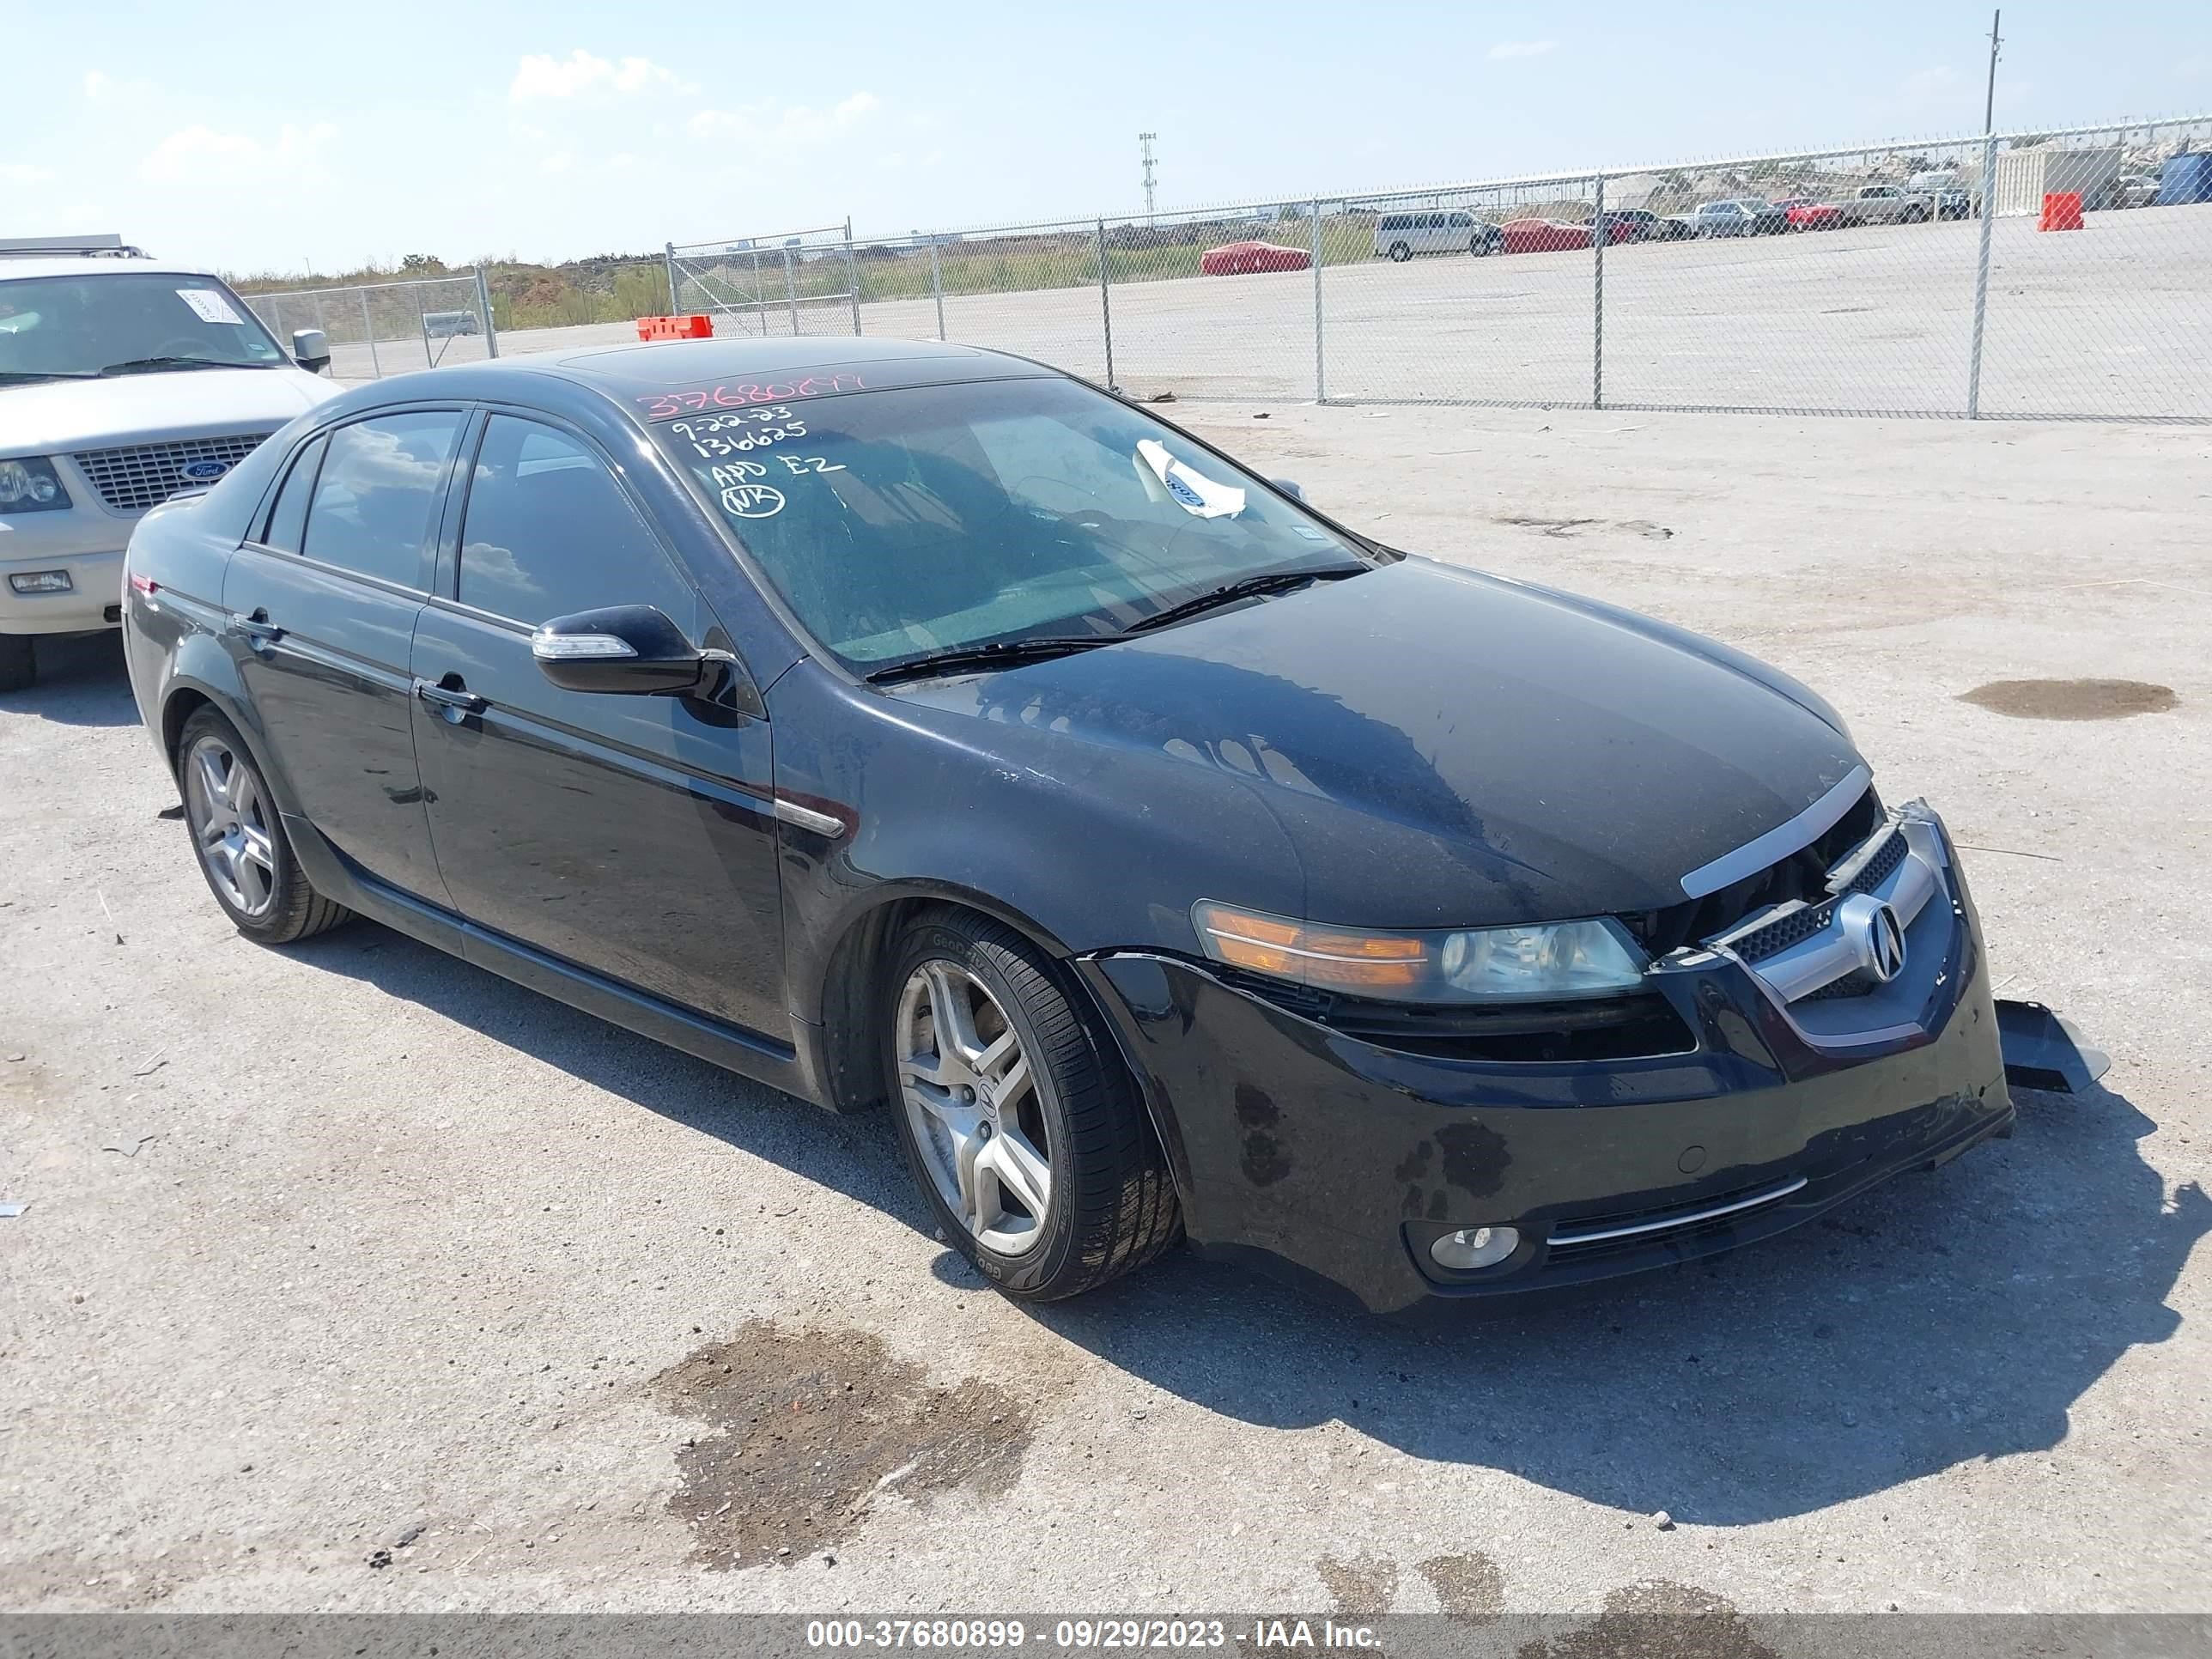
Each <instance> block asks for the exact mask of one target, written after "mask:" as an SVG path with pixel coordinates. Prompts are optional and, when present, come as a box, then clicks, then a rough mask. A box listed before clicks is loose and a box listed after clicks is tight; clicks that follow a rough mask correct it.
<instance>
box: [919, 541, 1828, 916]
mask: <svg viewBox="0 0 2212 1659" xmlns="http://www.w3.org/2000/svg"><path fill="white" fill-rule="evenodd" d="M1654 627H1655V629H1656V625H1654ZM1700 643H1701V642H1699V641H1696V640H1695V636H1693V635H1680V634H1674V635H1671V636H1668V637H1662V636H1661V635H1660V633H1658V632H1654V631H1647V629H1645V628H1644V626H1642V625H1640V619H1638V618H1635V617H1632V616H1630V615H1628V614H1627V613H1620V612H1613V613H1611V614H1607V613H1605V612H1604V611H1602V610H1598V609H1586V608H1584V607H1583V605H1580V604H1578V603H1577V601H1576V600H1574V599H1571V597H1569V596H1567V595H1564V594H1559V593H1553V592H1546V591H1544V590H1541V589H1536V588H1529V587H1524V586H1520V585H1518V584H1516V583H1512V582H1508V581H1504V580H1498V579H1497V578H1494V577H1488V576H1483V575H1480V574H1475V573H1474V572H1471V571H1466V570H1461V569H1456V568H1450V567H1447V566H1443V565H1438V564H1435V563H1431V562H1429V561H1426V560H1422V559H1408V560H1407V561H1405V562H1402V563H1399V564H1395V565H1390V566H1387V567H1384V568H1381V569H1378V570H1376V571H1373V572H1371V573H1370V574H1367V575H1364V576H1359V577H1355V578H1353V579H1352V580H1346V581H1340V582H1333V583H1324V584H1317V585H1316V586H1312V587H1309V588H1306V589H1304V590H1302V591H1299V592H1294V593H1292V594H1290V595H1288V596H1286V597H1284V598H1281V599H1272V600H1265V601H1261V602H1260V603H1257V604H1255V605H1248V606H1245V607H1243V608H1241V609H1238V610H1235V611H1225V612H1222V613H1219V614H1218V615H1214V616H1211V617H1203V618H1200V620H1198V621H1195V622H1192V623H1187V624H1184V625H1182V626H1180V627H1176V628H1171V629H1164V630H1163V631H1162V632H1161V633H1159V634H1158V635H1155V636H1152V637H1147V638H1143V639H1139V640H1135V641H1129V642H1127V643H1126V644H1121V645H1115V646H1109V647H1103V648H1101V649H1098V650H1095V651H1089V652H1085V653H1079V654H1078V655H1075V656H1072V657H1065V658H1060V659H1054V660H1051V661H1048V662H1042V663H1036V664H1031V665H1026V666H1023V667H1018V668H1013V669H1009V670H1006V671H1002V672H999V673H994V674H985V675H978V676H974V677H969V678H961V679H957V680H948V681H939V682H928V683H922V684H916V685H913V686H908V687H904V688H902V689H901V690H900V693H899V696H901V697H902V699H904V700H906V701H908V702H921V703H926V704H928V705H931V706H933V707H934V708H940V709H943V710H945V711H947V712H951V713H958V714H973V715H975V716H977V717H978V718H979V720H981V722H982V724H983V727H984V730H982V731H981V732H976V733H975V735H974V737H973V739H972V741H973V742H974V744H975V745H976V746H977V747H978V748H981V749H985V750H987V749H989V748H990V746H991V744H992V743H993V738H991V737H990V736H989V735H988V731H989V728H990V727H992V726H997V727H998V728H999V729H1000V730H1001V731H1004V730H1006V729H1007V727H1008V726H1013V727H1016V728H1019V729H1021V730H1023V732H1024V738H1042V736H1044V735H1045V734H1046V733H1051V734H1054V735H1056V736H1057V737H1059V738H1060V739H1061V740H1063V741H1065V742H1067V743H1072V744H1083V745H1085V746H1086V749H1087V750H1092V751H1093V752H1092V753H1090V754H1086V756H1085V757H1084V763H1083V764H1082V765H1081V766H1080V767H1076V766H1073V765H1071V768H1070V770H1071V771H1080V772H1082V773H1084V774H1085V775H1087V777H1088V778H1089V780H1090V787H1115V781H1116V775H1115V769H1113V768H1111V767H1104V768H1102V767H1100V766H1098V765H1097V764H1096V763H1095V762H1096V761H1097V758H1098V757H1097V754H1096V752H1095V751H1096V750H1109V751H1112V750H1120V751H1122V752H1123V753H1124V754H1125V755H1126V756H1127V758H1128V760H1129V764H1128V765H1127V766H1126V767H1125V768H1123V769H1121V772H1120V775H1119V778H1120V781H1123V782H1125V783H1126V785H1127V787H1128V788H1129V789H1131V790H1133V791H1141V790H1142V789H1143V788H1144V787H1145V786H1146V778H1147V777H1148V776H1149V775H1152V766H1153V765H1155V764H1157V763H1158V761H1159V760H1160V759H1161V758H1162V757H1165V758H1167V759H1170V760H1173V761H1179V762H1181V763H1184V764H1188V765H1190V766H1194V767H1203V768H1210V769H1214V770H1216V771H1218V772H1219V773H1221V774H1223V775H1225V780H1229V779H1233V780H1235V781H1237V782H1239V783H1240V784H1241V785H1242V786H1243V787H1247V788H1249V789H1250V790H1252V791H1254V792H1255V793H1256V794H1257V795H1258V796H1259V797H1260V798H1261V800H1262V801H1263V802H1264V804H1265V805H1266V806H1267V810H1268V811H1270V812H1271V813H1272V815H1273V817H1275V819H1276V821H1277V822H1278V823H1280V825H1281V826H1282V828H1283V829H1284V832H1285V835H1286V836H1287V837H1288V839H1289V841H1290V843H1291V847H1292V848H1293V849H1294V850H1295V853H1296V854H1297V859H1298V860H1299V863H1300V865H1301V866H1302V868H1303V872H1304V890H1305V907H1304V913H1303V914H1304V915H1305V916H1306V917H1307V918H1309V919H1310V920H1314V921H1331V922H1338V923H1342V924H1346V925H1353V924H1357V925H1365V926H1373V927H1437V926H1474V925H1481V924H1486V923H1496V922H1510V921H1544V920H1559V919H1563V918H1566V917H1571V916H1581V915H1605V914H1617V913H1622V912H1629V911H1637V910H1648V909H1656V908H1662V907H1664V906H1667V905H1671V904H1677V903H1680V902H1682V900H1683V897H1684V894H1683V891H1682V887H1681V878H1682V876H1683V875H1684V874H1685V873H1686V872H1689V871H1691V870H1694V869H1696V868H1697V867H1698V866H1700V865H1703V864H1705V863H1708V862H1710V861H1711V860H1713V859H1715V858H1717V857H1719V856H1720V855H1721V854H1723V853H1726V852H1729V851H1731V850H1733V849H1734V848H1737V847H1739V846H1741V845H1742V844H1743V843H1744V842H1747V841H1750V840H1752V839H1753V838H1754V837H1756V836H1760V835H1763V834H1765V832H1766V831H1768V830H1770V829H1775V828H1777V827H1778V826H1779V825H1781V824H1783V823H1786V822H1787V821H1789V820H1790V818H1792V817H1796V815H1797V814H1798V813H1799V812H1801V811H1803V810H1804V809H1805V808H1806V807H1808V805H1811V804H1812V803H1813V802H1814V801H1815V800H1817V799H1820V797H1821V796H1822V795H1824V794H1826V793H1827V792H1828V791H1829V790H1830V789H1831V788H1832V787H1834V786H1835V785H1836V784H1837V783H1838V782H1839V781H1841V780H1842V779H1843V778H1844V776H1845V775H1848V774H1849V773H1850V770H1851V769H1852V768H1853V767H1855V766H1857V764H1859V760H1858V757H1857V754H1856V753H1855V752H1854V751H1853V750H1852V747H1851V744H1850V740H1849V739H1848V738H1845V737H1844V735H1843V734H1842V733H1841V732H1838V730H1837V729H1836V728H1835V727H1834V726H1832V725H1830V724H1829V723H1828V722H1827V721H1826V720H1823V719H1821V718H1820V716H1819V715H1818V714H1814V712H1813V711H1812V710H1811V709H1810V708H1808V707H1806V706H1805V704H1803V703H1802V702H1798V701H1796V699H1795V698H1793V697H1792V696H1789V695H1787V694H1786V693H1785V692H1784V691H1783V690H1779V689H1778V686H1777V684H1774V683H1771V682H1770V681H1768V680H1767V679H1765V678H1763V676H1762V675H1761V674H1760V673H1759V672H1756V671H1753V668H1754V667H1755V665H1749V664H1748V663H1747V659H1741V658H1736V659H1735V661H1733V662H1731V661H1729V660H1727V658H1729V657H1731V656H1733V655H1734V653H1726V652H1725V648H1724V647H1714V651H1715V652H1716V653H1719V654H1708V653H1706V652H1705V650H1702V649H1700V648H1699V644H1700ZM1784 684H1787V682H1784ZM1140 757H1141V763H1139V760H1140ZM1024 763H1025V764H1027V765H1029V766H1030V767H1033V768H1034V767H1037V766H1038V764H1039V756H1038V750H1037V747H1036V744H1034V743H1033V742H1031V743H1026V744H1025V745H1024ZM1132 855H1133V856H1139V857H1141V856H1142V854H1141V850H1140V849H1133V852H1132ZM1205 896H1212V897H1218V898H1223V899H1226V900H1229V901H1231V902H1236V901H1237V900H1238V898H1239V895H1238V894H1236V893H1221V894H1212V895H1205Z"/></svg>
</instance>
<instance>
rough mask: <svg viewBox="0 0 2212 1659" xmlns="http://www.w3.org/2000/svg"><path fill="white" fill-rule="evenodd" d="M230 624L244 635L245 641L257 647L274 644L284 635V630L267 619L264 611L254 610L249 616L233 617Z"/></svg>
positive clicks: (267, 615) (267, 616)
mask: <svg viewBox="0 0 2212 1659" xmlns="http://www.w3.org/2000/svg"><path fill="white" fill-rule="evenodd" d="M231 626H232V627H233V628H234V629H237V630H238V631H239V632H240V633H241V634H243V635H245V636H246V643H247V644H248V645H250V646H252V647H256V648H257V649H258V647H262V646H264V645H274V644H276V641H279V640H281V639H283V637H284V630H283V629H281V628H279V627H277V626H276V623H272V622H270V620H269V613H268V612H267V611H255V612H254V613H253V614H252V616H250V617H236V618H234V620H233V621H232V623H231Z"/></svg>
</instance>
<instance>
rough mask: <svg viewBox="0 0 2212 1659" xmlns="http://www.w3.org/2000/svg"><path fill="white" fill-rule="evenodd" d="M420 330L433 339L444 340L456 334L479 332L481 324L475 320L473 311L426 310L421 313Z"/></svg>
mask: <svg viewBox="0 0 2212 1659" xmlns="http://www.w3.org/2000/svg"><path fill="white" fill-rule="evenodd" d="M422 331H423V332H424V333H425V334H427V335H428V336H429V337H431V338H432V339H434V340H445V339H451V338H452V337H453V336H454V335H456V334H481V333H483V324H481V323H479V322H478V321H477V314H476V313H475V312H473V311H426V312H424V313H422Z"/></svg>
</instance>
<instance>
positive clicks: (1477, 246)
mask: <svg viewBox="0 0 2212 1659" xmlns="http://www.w3.org/2000/svg"><path fill="white" fill-rule="evenodd" d="M1467 251H1468V252H1469V253H1472V254H1473V255H1474V257H1475V258H1478V259H1480V258H1482V257H1483V255H1485V254H1486V253H1488V252H1490V238H1488V237H1487V236H1477V237H1474V238H1472V239H1471V240H1469V241H1468V245H1467Z"/></svg>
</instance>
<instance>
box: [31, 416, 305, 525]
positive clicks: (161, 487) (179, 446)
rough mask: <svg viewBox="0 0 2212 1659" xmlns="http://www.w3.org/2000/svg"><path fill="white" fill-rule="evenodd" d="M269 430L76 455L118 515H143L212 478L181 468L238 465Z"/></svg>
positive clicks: (138, 445)
mask: <svg viewBox="0 0 2212 1659" xmlns="http://www.w3.org/2000/svg"><path fill="white" fill-rule="evenodd" d="M266 437H268V434H267V433H266V432H241V433H239V434H237V435H235V436H232V437H223V438H173V439H170V440H167V441H164V442H161V443H152V444H130V445H126V446H125V447H122V448H120V449H88V450H86V451H84V452H83V453H81V454H77V455H73V456H71V457H70V459H71V460H74V461H75V462H76V464H77V465H78V466H79V467H81V468H82V469H83V471H84V476H85V477H88V478H89V479H91V480H92V487H93V488H94V489H97V490H98V491H99V492H100V500H102V501H106V503H107V504H108V506H110V507H113V508H114V509H115V510H116V511H117V512H118V513H143V512H144V511H145V510H146V509H147V508H148V507H159V506H160V505H161V503H162V502H163V501H167V500H168V499H169V497H170V496H172V495H175V494H176V493H177V491H179V489H196V488H201V487H204V485H205V484H206V483H207V482H209V481H208V480H205V479H194V478H187V477H183V476H182V475H181V474H180V473H179V471H178V470H177V469H178V468H179V467H182V466H188V465H191V463H192V462H194V461H221V462H222V463H223V464H224V465H226V466H236V465H238V464H239V463H240V461H242V460H244V459H246V457H247V456H248V455H251V454H252V453H253V452H254V451H255V450H256V449H258V448H259V447H260V446H261V442H262V440H264V438H266Z"/></svg>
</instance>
